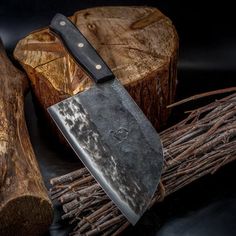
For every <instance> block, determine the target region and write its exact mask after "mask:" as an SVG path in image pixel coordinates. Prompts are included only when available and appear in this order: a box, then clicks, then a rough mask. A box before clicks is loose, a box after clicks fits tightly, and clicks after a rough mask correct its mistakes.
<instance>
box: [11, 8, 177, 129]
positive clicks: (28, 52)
mask: <svg viewBox="0 0 236 236" xmlns="http://www.w3.org/2000/svg"><path fill="white" fill-rule="evenodd" d="M70 19H71V20H72V21H73V22H74V23H75V24H76V25H77V26H78V27H79V29H80V30H81V31H82V33H83V34H84V35H85V36H86V37H87V38H88V40H89V41H90V42H91V44H92V45H93V46H94V47H95V48H96V49H97V51H98V52H99V53H100V55H101V56H102V57H103V59H104V60H105V61H106V62H107V64H108V65H109V66H110V68H111V69H112V71H113V72H114V74H115V75H116V76H117V77H118V79H119V80H120V81H121V82H122V83H123V84H124V85H125V87H126V89H127V90H128V92H129V93H130V94H131V96H132V97H133V98H134V100H135V101H136V102H137V104H138V105H139V106H140V107H141V109H142V110H143V111H144V113H145V114H146V115H147V117H148V118H149V119H150V121H151V122H152V123H153V125H154V126H155V127H156V128H159V127H160V126H161V125H163V124H164V123H165V122H166V120H167V118H168V114H169V112H170V110H167V109H166V105H168V104H170V103H172V102H173V98H174V95H175V88H176V63H177V53H178V36H177V33H176V30H175V28H174V26H173V25H172V23H171V21H170V19H169V18H167V17H166V16H165V15H163V14H162V13H161V12H160V11H159V10H158V9H155V8H149V7H100V8H91V9H86V10H82V11H78V12H76V13H75V14H74V15H73V16H72V17H70ZM14 56H15V58H16V59H17V60H18V61H19V62H20V63H21V65H22V66H23V67H24V69H25V71H26V72H27V74H28V76H29V78H30V80H31V83H32V87H33V90H34V93H35V94H36V97H37V98H38V100H39V103H40V104H41V105H42V107H43V108H44V109H45V108H47V107H48V106H50V105H52V104H54V103H56V102H59V101H61V100H63V99H65V98H66V97H68V96H71V95H73V94H76V93H78V92H81V91H83V90H84V89H87V88H89V87H90V86H91V84H92V82H91V80H90V79H89V78H88V76H87V75H86V74H85V72H84V71H82V70H81V68H80V66H78V65H76V64H75V62H74V61H73V59H72V58H71V57H70V56H69V55H68V53H67V52H66V51H65V49H64V48H63V46H62V45H61V43H60V42H59V41H58V39H56V38H55V37H54V36H53V35H52V34H51V33H49V31H48V29H41V30H39V31H37V32H33V33H32V34H30V35H28V36H27V37H25V38H24V39H22V40H21V41H20V42H19V43H18V45H17V47H16V49H15V51H14Z"/></svg>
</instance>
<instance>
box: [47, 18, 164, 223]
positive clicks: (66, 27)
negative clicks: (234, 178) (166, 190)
mask: <svg viewBox="0 0 236 236" xmlns="http://www.w3.org/2000/svg"><path fill="white" fill-rule="evenodd" d="M49 28H50V31H51V32H52V33H54V34H55V35H56V37H58V38H59V39H60V40H61V41H62V43H63V45H64V47H65V48H66V49H67V50H68V52H69V54H70V55H71V57H72V58H74V60H75V61H76V63H78V64H79V65H80V66H81V67H82V68H83V69H84V71H85V72H86V73H87V74H88V75H89V76H90V77H91V79H92V80H93V81H94V84H93V85H92V87H91V88H90V89H88V90H86V91H83V92H80V93H78V94H76V95H74V96H72V97H70V98H67V99H65V100H63V101H61V102H59V103H57V104H54V105H52V106H50V107H49V108H48V112H49V114H50V116H51V117H52V119H53V120H54V121H55V123H56V125H57V126H58V128H59V129H60V131H61V132H62V134H63V135H64V137H65V138H66V140H67V141H68V143H69V144H70V145H71V147H72V149H73V150H74V151H75V153H76V154H77V155H78V157H79V158H80V160H81V161H82V162H83V164H84V165H85V166H86V167H87V168H88V170H89V171H90V173H91V174H92V175H93V177H94V178H95V179H96V181H97V182H98V183H99V184H100V185H101V187H102V188H103V190H104V191H105V192H106V194H107V195H108V197H109V198H110V199H111V200H112V201H113V202H114V204H115V205H116V206H117V207H118V208H119V209H120V211H121V212H122V214H123V215H124V216H125V217H126V218H127V219H128V220H129V221H130V223H132V224H133V225H134V224H136V222H137V221H138V220H139V219H140V217H141V216H142V215H143V213H144V212H145V211H146V209H147V207H148V205H149V203H150V201H151V199H152V197H153V195H154V193H155V191H156V189H157V187H158V183H159V181H160V176H161V171H162V166H163V151H162V144H161V141H160V138H159V135H158V134H157V132H156V130H155V129H154V128H153V126H152V125H151V123H150V122H149V121H148V119H147V118H146V117H145V115H144V114H143V112H142V111H141V110H140V108H139V107H138V105H137V104H136V103H135V102H134V100H133V99H132V98H131V97H130V95H129V93H128V92H127V91H126V90H125V88H124V87H123V85H122V84H121V83H120V82H119V80H118V79H117V78H116V77H115V75H114V74H113V73H112V71H111V70H110V68H109V67H108V66H107V65H106V63H105V62H104V61H103V59H102V58H101V57H100V56H99V55H98V53H97V52H96V50H95V49H94V48H93V47H92V45H91V44H90V43H89V42H88V40H87V39H86V38H85V37H84V36H83V34H82V33H81V32H80V31H79V29H78V28H77V27H76V26H75V25H74V24H73V23H72V22H71V21H70V20H69V19H67V17H65V16H63V15H61V14H56V15H55V16H54V18H53V19H52V21H51V24H50V27H49Z"/></svg>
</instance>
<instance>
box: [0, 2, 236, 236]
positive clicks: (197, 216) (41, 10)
mask: <svg viewBox="0 0 236 236" xmlns="http://www.w3.org/2000/svg"><path fill="white" fill-rule="evenodd" d="M105 5H147V6H154V7H158V8H159V9H160V10H161V11H162V12H163V13H165V14H166V15H167V16H169V17H170V18H171V20H172V21H173V23H174V25H175V26H176V29H177V31H178V34H179V37H180V56H179V64H178V88H177V98H176V100H179V99H181V98H185V97H187V96H190V95H193V94H196V93H200V92H204V91H209V90H214V89H218V88H225V87H229V86H236V81H235V79H236V78H235V75H236V30H235V23H236V20H235V14H236V13H235V8H234V6H233V1H228V0H227V1H219V2H216V1H206V0H205V1H203V0H197V1H196V0H194V1H189V0H188V1H185V0H182V1H170V0H159V1H158V0H156V1H148V0H146V1H128V0H126V1H102V0H96V1H95V0H80V1H79V0H77V1H72V0H41V1H40V0H21V1H17V0H0V37H1V38H2V40H3V43H4V45H5V47H6V49H7V52H8V54H9V56H10V57H11V58H12V51H13V49H14V47H15V45H16V43H17V41H18V40H19V39H21V38H22V37H24V36H25V35H27V34H28V33H30V32H31V31H32V30H35V29H37V28H39V27H44V26H47V25H48V24H49V22H50V19H51V18H52V17H53V15H54V14H55V13H57V12H60V13H63V14H65V15H67V16H69V15H72V14H73V13H74V12H75V11H77V10H79V9H84V8H88V7H94V6H105ZM212 99H214V98H208V99H204V101H202V100H201V101H199V102H192V103H190V104H187V105H185V106H181V107H178V108H177V109H175V110H174V111H173V113H172V117H171V119H170V123H173V122H177V121H178V119H179V118H180V117H181V115H180V114H182V112H183V110H185V109H188V107H193V106H197V105H199V104H203V103H205V102H208V101H211V100H212ZM207 100H208V101H207ZM25 106H26V119H27V125H28V127H29V132H30V136H31V139H32V143H33V146H34V149H35V153H36V156H37V158H38V160H39V163H40V168H41V170H42V173H43V176H44V179H45V182H46V184H47V186H48V180H49V179H50V178H51V177H54V176H56V175H60V174H63V173H67V172H69V171H71V170H74V169H76V167H77V165H78V161H77V159H76V158H74V157H70V155H68V153H67V154H65V153H63V152H61V151H60V150H58V145H57V144H56V143H54V142H52V141H51V140H50V138H49V136H48V133H47V132H46V131H45V128H44V127H45V125H44V123H43V122H42V121H39V120H38V119H37V116H36V115H35V106H34V105H33V103H32V98H31V95H30V94H28V95H27V97H26V105H25ZM235 171H236V163H230V164H228V165H227V166H226V167H223V168H222V169H221V170H219V171H218V172H217V173H216V174H215V175H213V176H210V175H209V176H206V177H203V178H202V179H200V180H198V181H196V182H195V183H193V184H191V185H190V186H187V187H185V188H184V189H182V190H180V191H178V192H177V193H174V194H172V195H171V196H169V197H167V198H166V199H165V201H164V202H163V203H161V204H159V205H158V206H156V207H154V208H153V210H151V211H149V212H147V213H146V214H145V216H144V217H143V218H142V220H141V221H140V222H139V223H138V224H137V225H136V226H135V227H134V228H130V229H128V230H127V231H126V233H125V235H131V234H132V235H133V234H134V235H156V236H175V235H176V236H180V235H181V236H205V235H207V236H209V235H214V236H218V235H219V236H225V235H226V236H231V235H232V236H233V235H236V189H235V183H234V180H235V177H236V174H235ZM55 212H56V213H55V221H54V223H53V225H52V226H51V228H50V232H49V233H48V235H58V236H60V235H67V230H68V227H66V225H65V224H64V223H63V222H61V221H60V215H59V214H60V208H59V207H56V211H55Z"/></svg>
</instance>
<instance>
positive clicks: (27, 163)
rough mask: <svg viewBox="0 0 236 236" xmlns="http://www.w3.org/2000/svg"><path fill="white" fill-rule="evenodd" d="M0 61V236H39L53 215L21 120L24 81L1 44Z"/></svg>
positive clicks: (26, 131) (22, 117)
mask: <svg viewBox="0 0 236 236" xmlns="http://www.w3.org/2000/svg"><path fill="white" fill-rule="evenodd" d="M0 61H1V62H0V84H1V86H0V235H2V236H3V235H8V236H9V235H24V236H25V235H34V236H35V235H41V234H43V233H44V232H45V231H46V230H47V229H48V227H49V225H50V224H51V221H52V216H53V214H52V204H51V202H50V200H49V198H48V196H47V191H46V188H45V187H44V183H43V180H42V177H41V174H40V172H39V167H38V164H37V161H36V158H35V155H34V151H33V149H32V146H31V143H30V139H29V135H28V130H27V127H26V123H25V119H24V93H25V91H26V88H27V79H26V77H25V75H24V74H23V73H22V72H20V71H19V70H17V69H16V68H15V67H14V66H13V65H12V64H11V62H10V61H9V60H8V58H7V56H6V54H5V52H4V49H3V46H2V44H1V42H0Z"/></svg>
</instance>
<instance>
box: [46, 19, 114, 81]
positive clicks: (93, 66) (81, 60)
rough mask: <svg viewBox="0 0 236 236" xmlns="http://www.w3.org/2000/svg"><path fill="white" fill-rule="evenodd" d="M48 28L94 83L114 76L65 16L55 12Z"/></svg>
mask: <svg viewBox="0 0 236 236" xmlns="http://www.w3.org/2000/svg"><path fill="white" fill-rule="evenodd" d="M49 28H50V30H51V31H52V32H53V33H54V34H56V35H57V36H58V37H60V39H61V40H62V42H63V44H64V46H65V47H66V48H67V50H68V51H69V53H70V55H71V56H72V57H73V58H74V59H75V61H76V62H77V63H78V64H79V65H81V67H83V69H84V70H85V72H86V73H88V74H89V75H90V76H91V77H92V79H93V80H94V81H95V82H96V83H101V82H105V81H107V80H109V79H113V78H115V76H114V74H113V73H112V71H111V70H110V68H109V67H108V66H107V64H106V63H105V62H104V61H103V59H102V58H101V57H100V56H99V54H98V53H97V52H96V50H95V48H94V47H93V46H92V45H91V44H90V43H89V41H88V40H87V39H86V38H85V37H84V35H83V34H82V33H81V32H80V30H79V29H78V28H77V27H76V26H75V25H74V24H73V23H72V22H71V21H70V20H69V19H68V18H67V17H65V16H64V15H62V14H56V15H55V16H54V17H53V19H52V22H51V24H50V26H49Z"/></svg>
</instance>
